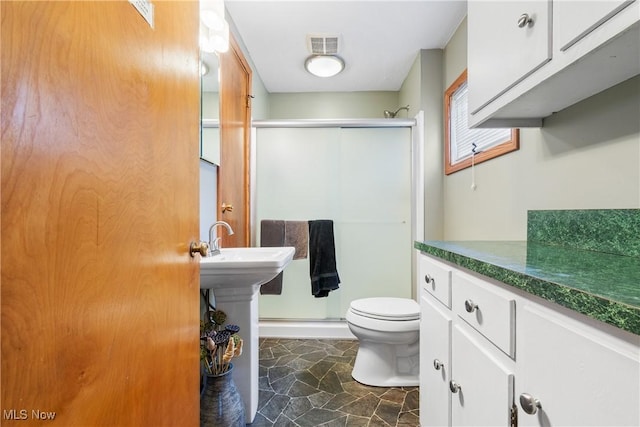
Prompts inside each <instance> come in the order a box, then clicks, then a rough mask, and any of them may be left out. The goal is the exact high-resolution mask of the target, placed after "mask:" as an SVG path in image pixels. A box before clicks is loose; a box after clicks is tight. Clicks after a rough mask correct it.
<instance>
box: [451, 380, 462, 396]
mask: <svg viewBox="0 0 640 427" xmlns="http://www.w3.org/2000/svg"><path fill="white" fill-rule="evenodd" d="M449 390H451V393H457V392H459V391H460V390H462V387H460V384H458V383H457V382H455V381H453V380H451V381H449Z"/></svg>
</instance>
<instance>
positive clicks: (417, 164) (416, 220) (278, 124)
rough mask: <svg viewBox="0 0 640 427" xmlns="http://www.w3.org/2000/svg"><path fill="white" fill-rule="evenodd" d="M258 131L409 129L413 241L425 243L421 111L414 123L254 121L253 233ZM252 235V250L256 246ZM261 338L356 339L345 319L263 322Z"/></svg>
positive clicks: (415, 285)
mask: <svg viewBox="0 0 640 427" xmlns="http://www.w3.org/2000/svg"><path fill="white" fill-rule="evenodd" d="M258 128H410V130H411V137H410V138H411V142H410V146H411V154H410V163H411V164H410V176H411V227H410V229H411V239H412V240H418V241H422V240H424V220H425V209H424V158H423V156H424V154H423V153H424V113H423V112H422V111H419V112H418V114H416V116H415V117H414V118H412V119H290V120H281V119H275V120H274V119H270V120H254V121H253V122H252V128H251V150H250V153H251V158H250V163H251V167H250V170H251V195H250V200H251V214H250V219H251V225H250V227H251V229H252V230H254V229H255V228H254V227H256V226H257V225H256V223H257V213H256V203H255V200H256V185H255V184H256V175H257V170H256V165H257V156H256V134H257V129H258ZM256 234H257V233H252V241H251V246H257V245H258V242H257V241H256ZM417 260H418V258H417V251H412V255H411V283H412V285H411V297H412V298H413V299H414V300H417V297H418V295H419V284H418V282H417ZM259 328H260V333H259V335H260V337H272V338H331V339H340V338H351V339H352V338H355V337H353V335H352V334H351V333H350V331H349V330H348V327H347V324H346V321H345V320H344V319H340V320H337V319H312V320H291V319H282V320H279V319H268V320H260V326H259Z"/></svg>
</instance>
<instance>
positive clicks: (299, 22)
mask: <svg viewBox="0 0 640 427" xmlns="http://www.w3.org/2000/svg"><path fill="white" fill-rule="evenodd" d="M225 5H226V8H227V13H228V14H229V15H230V16H231V19H232V21H233V23H234V24H235V27H236V29H237V32H238V33H239V35H240V37H241V38H242V42H243V43H244V44H245V46H246V48H247V50H248V52H249V56H250V57H251V61H252V62H253V64H254V66H255V69H254V70H253V71H254V73H257V74H258V75H259V76H260V78H261V80H262V82H263V83H264V85H265V87H266V89H267V91H269V92H271V93H277V92H352V91H397V90H399V89H400V86H401V85H402V82H403V81H404V79H405V77H406V76H407V74H408V73H409V70H410V68H411V65H412V64H413V62H414V61H415V59H416V56H417V54H418V52H419V50H420V49H434V48H443V47H444V46H445V45H446V44H447V42H448V41H449V39H450V38H451V36H452V35H453V33H454V31H455V30H456V28H457V27H458V25H459V24H460V22H462V19H463V18H464V16H465V15H466V10H467V2H466V0H464V1H463V0H440V1H437V0H412V1H388V0H387V1H382V0H348V1H306V0H289V1H273V0H258V1H256V0H225ZM308 34H321V35H337V36H339V37H340V41H339V45H338V55H339V56H341V57H342V58H343V59H344V61H345V63H346V66H345V70H344V71H343V72H342V73H340V74H338V75H337V76H335V77H330V78H320V77H316V76H313V75H311V74H309V73H308V72H306V71H305V69H304V61H305V59H306V58H307V57H308V56H309V51H308V49H307V35H308Z"/></svg>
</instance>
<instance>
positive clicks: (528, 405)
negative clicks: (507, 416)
mask: <svg viewBox="0 0 640 427" xmlns="http://www.w3.org/2000/svg"><path fill="white" fill-rule="evenodd" d="M520 406H522V410H523V411H524V412H526V413H527V414H529V415H533V414H535V413H536V412H538V409H539V408H542V404H541V403H540V401H539V400H538V399H536V398H535V397H533V396H531V395H530V394H529V393H522V394H521V395H520Z"/></svg>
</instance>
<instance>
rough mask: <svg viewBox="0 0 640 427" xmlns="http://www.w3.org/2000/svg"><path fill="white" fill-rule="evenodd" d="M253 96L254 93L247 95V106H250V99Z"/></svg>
mask: <svg viewBox="0 0 640 427" xmlns="http://www.w3.org/2000/svg"><path fill="white" fill-rule="evenodd" d="M253 98H255V95H247V108H251V100H252V99H253Z"/></svg>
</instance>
